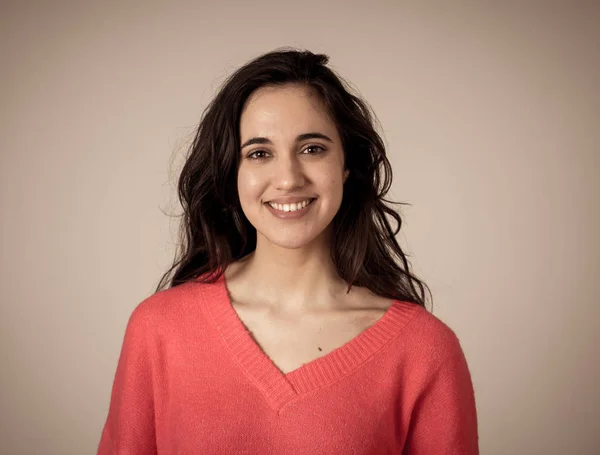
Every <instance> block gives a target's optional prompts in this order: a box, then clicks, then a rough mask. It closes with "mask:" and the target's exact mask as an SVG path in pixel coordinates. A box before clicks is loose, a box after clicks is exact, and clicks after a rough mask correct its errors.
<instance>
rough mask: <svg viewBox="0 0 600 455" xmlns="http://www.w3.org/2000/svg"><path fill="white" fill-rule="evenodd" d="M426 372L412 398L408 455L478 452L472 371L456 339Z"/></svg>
mask: <svg viewBox="0 0 600 455" xmlns="http://www.w3.org/2000/svg"><path fill="white" fill-rule="evenodd" d="M448 341H449V342H448V344H447V345H446V346H445V349H444V350H446V349H448V352H447V353H446V354H447V355H446V357H445V359H444V360H443V361H442V362H441V364H440V365H439V367H438V368H437V369H436V370H435V371H434V372H432V374H430V375H429V377H428V378H427V380H426V382H425V383H424V386H423V387H422V389H421V391H420V394H419V396H418V398H417V399H416V401H415V404H414V408H413V411H412V414H411V422H410V427H409V431H408V435H407V440H406V445H405V452H404V453H406V454H410V455H478V454H479V448H478V434H477V415H476V408H475V397H474V392H473V384H472V382H471V375H470V373H469V369H468V366H467V361H466V359H465V356H464V353H463V351H462V349H461V347H460V344H459V342H458V339H457V338H456V337H455V336H453V337H452V338H450V340H448Z"/></svg>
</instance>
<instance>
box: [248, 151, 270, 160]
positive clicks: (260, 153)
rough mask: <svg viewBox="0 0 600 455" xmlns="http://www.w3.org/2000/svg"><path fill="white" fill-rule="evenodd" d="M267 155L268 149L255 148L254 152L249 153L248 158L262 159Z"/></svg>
mask: <svg viewBox="0 0 600 455" xmlns="http://www.w3.org/2000/svg"><path fill="white" fill-rule="evenodd" d="M266 157H267V151H265V150H255V151H254V152H252V153H250V154H248V156H247V157H246V158H249V159H251V160H262V159H264V158H266Z"/></svg>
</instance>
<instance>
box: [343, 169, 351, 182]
mask: <svg viewBox="0 0 600 455" xmlns="http://www.w3.org/2000/svg"><path fill="white" fill-rule="evenodd" d="M349 174H350V171H349V170H348V169H346V170H345V171H344V183H346V180H347V179H348V175H349Z"/></svg>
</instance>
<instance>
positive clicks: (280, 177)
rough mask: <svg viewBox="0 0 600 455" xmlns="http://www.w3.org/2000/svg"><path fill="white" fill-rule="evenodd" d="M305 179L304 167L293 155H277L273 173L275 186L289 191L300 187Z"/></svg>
mask: <svg viewBox="0 0 600 455" xmlns="http://www.w3.org/2000/svg"><path fill="white" fill-rule="evenodd" d="M305 181H306V179H305V174H304V169H303V168H302V164H301V163H300V162H299V161H298V160H297V159H296V157H295V156H293V157H279V159H278V160H277V165H276V166H275V168H274V174H273V182H274V186H275V188H277V189H278V190H283V191H290V190H294V189H296V188H301V187H302V186H304V184H305Z"/></svg>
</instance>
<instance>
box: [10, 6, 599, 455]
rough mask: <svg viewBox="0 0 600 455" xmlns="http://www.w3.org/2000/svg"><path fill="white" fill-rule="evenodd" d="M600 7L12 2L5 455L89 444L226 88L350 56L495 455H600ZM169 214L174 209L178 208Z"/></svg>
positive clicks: (64, 452)
mask: <svg viewBox="0 0 600 455" xmlns="http://www.w3.org/2000/svg"><path fill="white" fill-rule="evenodd" d="M599 13H600V4H599V3H598V2H583V1H563V2H560V3H559V2H541V1H540V2H533V1H520V2H501V1H491V0H490V1H485V2H484V1H477V2H476V1H457V2H445V1H438V2H393V1H345V2H341V1H323V2H320V1H313V0H306V1H301V2H282V1H275V0H271V1H253V2H242V1H240V2H230V1H223V2H202V1H195V2H192V1H190V2H187V3H181V2H180V3H178V2H166V1H165V2H163V3H159V2H149V1H146V2H141V1H140V2H134V1H121V2H94V3H92V2H71V3H67V2H61V1H55V2H50V1H48V2H35V3H34V2H30V1H22V2H16V1H14V2H6V1H4V2H2V3H1V5H0V52H1V54H0V57H1V60H0V65H1V71H0V116H1V117H0V147H1V149H0V151H1V155H0V185H1V186H0V216H1V223H0V272H1V282H0V285H1V287H0V330H1V333H0V453H2V454H7V455H16V454H27V455H30V454H44V455H54V454H56V455H68V454H77V455H79V454H93V453H95V450H96V447H97V444H98V441H99V438H100V433H101V430H102V426H103V424H104V420H105V418H106V413H107V410H108V404H109V398H110V389H111V386H112V380H113V376H114V372H115V369H116V365H117V359H118V355H119V351H120V347H121V343H122V340H123V334H124V330H125V326H126V323H127V320H128V317H129V315H130V314H131V312H132V311H133V309H134V307H135V306H136V305H137V304H139V303H140V302H141V301H142V300H143V299H144V298H145V297H147V296H149V295H150V294H151V293H152V292H153V289H154V287H155V286H156V284H157V282H158V279H159V277H160V274H161V273H162V272H163V271H164V270H165V269H166V268H167V266H168V265H170V261H171V259H172V256H173V253H174V248H175V242H176V233H177V229H176V228H177V218H173V217H169V216H168V215H166V214H165V213H167V214H177V213H179V212H178V208H179V207H178V205H177V200H176V197H175V184H176V179H177V172H178V170H179V168H180V165H181V163H182V159H183V156H184V154H185V151H186V146H187V145H188V144H189V141H190V139H191V135H192V134H193V131H194V127H195V126H196V125H197V123H198V121H199V119H200V115H201V113H202V111H203V109H204V108H205V107H206V104H207V103H208V101H209V100H210V99H211V97H212V96H213V95H214V93H215V90H216V89H217V88H218V86H219V85H220V84H221V82H223V79H224V78H225V77H226V76H227V75H229V74H231V72H232V71H233V70H234V69H235V68H237V67H238V66H240V65H242V64H243V63H245V62H247V61H248V60H249V59H250V58H253V57H256V56H258V55H259V54H261V53H263V52H267V51H270V50H273V49H275V48H277V47H280V46H296V47H301V48H307V49H310V50H312V51H314V52H323V53H326V54H328V55H329V56H330V57H331V62H330V66H331V67H332V68H333V69H334V70H336V71H338V72H339V73H340V74H341V75H342V76H343V77H345V78H346V79H348V80H349V81H350V82H351V83H352V85H353V86H354V87H355V88H357V89H358V91H359V92H360V94H361V95H362V96H363V97H364V98H365V99H366V100H367V101H368V102H369V103H370V104H371V106H372V107H373V109H374V111H375V113H376V114H377V116H378V118H379V120H380V122H381V125H382V131H383V135H384V138H385V142H386V144H387V146H388V153H389V158H390V161H391V162H392V165H393V168H394V184H393V190H392V194H391V197H392V198H393V199H394V200H397V201H403V202H408V203H410V204H412V205H411V206H408V207H405V208H404V209H403V213H404V216H405V228H404V230H403V233H402V234H401V235H400V239H401V241H402V242H403V244H404V245H406V247H407V250H408V251H409V252H410V253H411V256H412V261H413V264H414V266H415V269H416V271H417V273H418V274H420V276H421V277H422V278H424V279H425V281H426V282H427V283H429V285H430V286H431V288H432V291H433V294H434V314H436V315H437V316H438V317H439V318H441V319H442V320H443V321H445V322H446V323H447V324H448V325H449V326H450V327H451V328H453V329H454V331H455V332H456V333H457V335H458V336H459V338H460V340H461V343H462V346H463V349H464V351H465V354H466V356H467V359H468V361H469V365H470V369H471V373H472V377H473V382H474V386H475V393H476V399H477V407H478V415H479V430H480V447H481V453H482V454H485V455H488V454H489V455H504V454H527V455H531V454H545V455H549V454H597V453H599V452H598V451H599V450H600V449H599V447H600V355H599V354H598V349H599V347H600V335H599V333H600V323H599V316H600V314H599V313H600V311H599V310H598V296H599V295H600V284H599V283H600V277H599V276H598V275H599V273H600V248H599V246H600V245H599V241H598V236H599V235H600V216H599V207H600V203H599V202H598V199H599V196H600V184H599V177H600V95H599V93H600V87H599V81H600V51H599V45H600V14H599ZM163 212H165V213H163Z"/></svg>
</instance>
